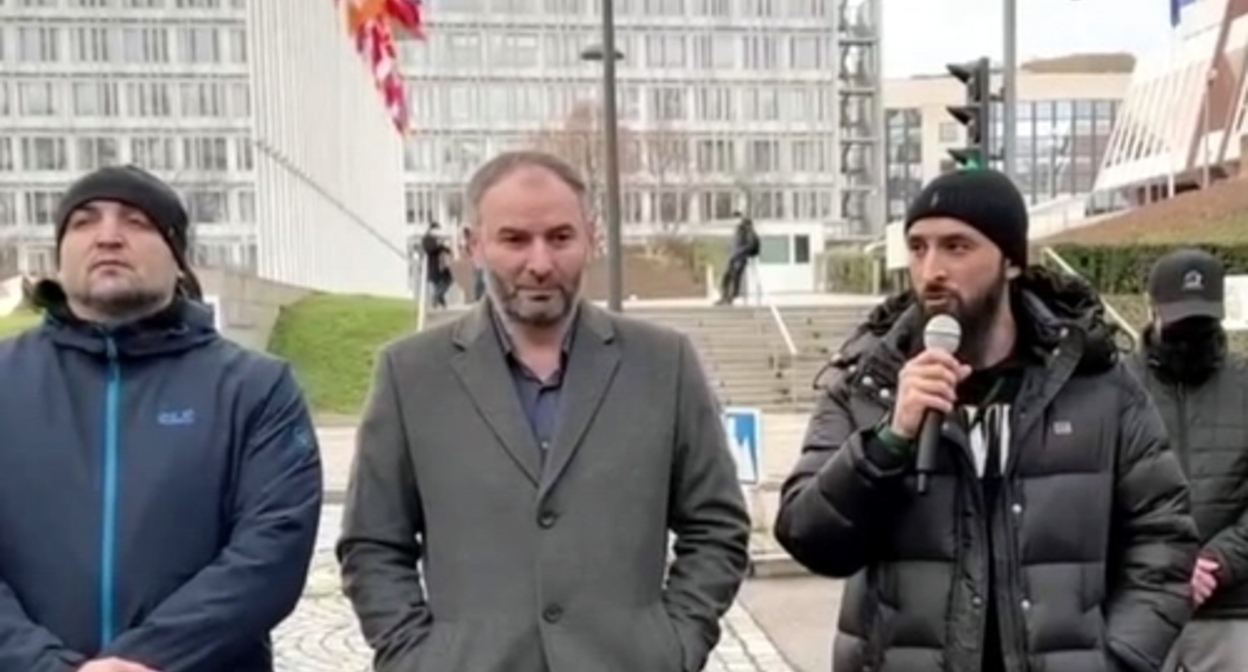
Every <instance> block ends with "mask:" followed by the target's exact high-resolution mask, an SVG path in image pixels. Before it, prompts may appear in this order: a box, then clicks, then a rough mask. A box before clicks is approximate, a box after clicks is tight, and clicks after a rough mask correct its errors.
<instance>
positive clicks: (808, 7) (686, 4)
mask: <svg viewBox="0 0 1248 672" xmlns="http://www.w3.org/2000/svg"><path fill="white" fill-rule="evenodd" d="M837 4H839V3H835V2H830V1H829V0H615V13H616V15H617V16H619V17H620V18H623V19H627V18H630V17H631V18H647V17H656V16H659V17H669V18H675V17H683V16H705V17H718V18H727V17H733V16H738V17H744V18H759V19H762V18H783V19H811V18H828V17H831V16H832V15H833V12H835V11H836V6H837ZM438 10H439V11H442V12H464V13H471V14H478V13H485V12H490V13H504V14H525V15H531V14H538V13H543V12H544V13H546V14H551V15H556V16H597V15H598V14H599V13H600V12H601V11H602V0H440V1H439V2H438Z"/></svg>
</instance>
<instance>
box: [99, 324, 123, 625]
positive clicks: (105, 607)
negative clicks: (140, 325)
mask: <svg viewBox="0 0 1248 672" xmlns="http://www.w3.org/2000/svg"><path fill="white" fill-rule="evenodd" d="M104 344H105V347H106V349H107V351H108V379H107V382H106V383H105V387H104V449H103V455H102V458H103V459H102V469H101V480H102V488H101V496H102V497H103V502H102V504H103V506H101V507H100V509H101V511H102V512H103V513H102V519H101V521H100V523H101V524H100V528H101V531H100V646H108V645H109V644H110V643H112V641H113V639H114V638H115V637H116V636H117V627H116V618H117V606H116V572H117V564H116V563H117V478H118V460H119V456H118V441H119V436H118V435H119V433H120V428H119V427H118V424H119V422H120V417H119V416H120V412H121V410H120V406H121V361H120V360H119V359H118V356H117V343H116V341H114V340H113V338H112V337H111V336H109V337H106V338H105V340H104Z"/></svg>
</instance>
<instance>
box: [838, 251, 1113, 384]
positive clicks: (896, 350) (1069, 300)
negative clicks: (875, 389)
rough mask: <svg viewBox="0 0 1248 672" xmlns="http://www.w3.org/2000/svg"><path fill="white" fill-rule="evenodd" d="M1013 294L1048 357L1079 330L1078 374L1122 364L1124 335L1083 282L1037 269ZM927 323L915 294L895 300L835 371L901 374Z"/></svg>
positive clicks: (1034, 341)
mask: <svg viewBox="0 0 1248 672" xmlns="http://www.w3.org/2000/svg"><path fill="white" fill-rule="evenodd" d="M1010 292H1011V297H1012V300H1013V301H1014V306H1015V311H1016V314H1017V315H1018V316H1019V317H1020V318H1023V319H1020V320H1019V328H1020V329H1021V330H1024V331H1023V332H1022V333H1023V337H1024V338H1025V339H1026V342H1027V343H1028V344H1029V345H1030V346H1032V347H1034V348H1036V349H1038V350H1041V351H1047V350H1049V349H1051V348H1053V347H1055V346H1056V345H1057V344H1058V343H1059V342H1060V341H1061V340H1062V337H1063V333H1064V331H1068V330H1073V331H1074V332H1075V333H1076V334H1079V335H1080V336H1081V339H1080V347H1081V356H1080V360H1079V364H1078V366H1077V367H1076V370H1075V373H1076V374H1091V373H1098V372H1103V371H1106V370H1108V369H1109V368H1110V367H1112V366H1113V365H1114V364H1115V363H1116V362H1117V361H1118V357H1119V355H1120V353H1121V351H1122V349H1121V348H1120V347H1119V338H1120V337H1121V336H1123V335H1124V332H1122V330H1121V329H1120V328H1119V327H1118V326H1117V325H1115V324H1113V323H1111V322H1110V321H1109V320H1108V319H1106V313H1105V306H1104V304H1103V303H1102V302H1101V298H1100V295H1099V294H1098V293H1097V292H1096V290H1095V289H1093V288H1092V286H1091V285H1090V284H1088V283H1087V282H1086V281H1084V280H1083V279H1082V278H1078V277H1075V276H1070V275H1061V274H1058V273H1054V272H1053V271H1050V270H1048V269H1046V268H1044V267H1042V266H1031V267H1028V268H1027V269H1026V270H1025V271H1024V272H1023V274H1022V275H1020V276H1019V277H1018V278H1017V279H1016V280H1014V281H1013V283H1012V285H1011V288H1010ZM922 319H923V315H922V310H921V308H920V307H919V306H918V304H917V302H916V296H915V294H914V292H912V291H909V290H907V291H904V292H898V293H896V294H893V295H891V296H889V297H888V298H887V299H885V301H884V302H883V303H881V304H880V305H879V306H876V307H875V308H874V309H872V311H871V313H870V314H869V315H868V316H867V319H866V321H865V322H864V323H863V324H862V325H860V326H859V327H858V329H857V330H855V332H854V333H853V334H852V335H851V336H850V337H849V338H848V339H847V340H846V341H845V344H844V345H843V346H842V347H841V349H840V351H839V353H838V354H837V355H836V356H835V357H834V358H833V360H832V366H844V365H848V364H851V363H854V362H858V361H861V360H865V359H870V358H879V357H883V358H884V359H886V360H893V361H894V363H896V364H897V367H898V368H900V362H901V361H902V359H904V357H905V356H906V355H907V354H908V353H910V352H911V351H912V349H913V348H914V346H916V345H917V342H916V339H917V338H920V337H921V334H922V329H923V325H922Z"/></svg>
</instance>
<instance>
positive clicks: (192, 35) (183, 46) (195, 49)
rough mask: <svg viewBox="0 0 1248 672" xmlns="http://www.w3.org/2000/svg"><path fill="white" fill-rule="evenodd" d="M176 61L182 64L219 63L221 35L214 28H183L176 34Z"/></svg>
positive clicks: (220, 59)
mask: <svg viewBox="0 0 1248 672" xmlns="http://www.w3.org/2000/svg"><path fill="white" fill-rule="evenodd" d="M178 60H180V61H181V62H183V63H220V62H221V61H222V58H221V33H219V32H217V29H216V28H215V27H207V28H205V27H196V28H183V29H182V30H181V31H179V32H178Z"/></svg>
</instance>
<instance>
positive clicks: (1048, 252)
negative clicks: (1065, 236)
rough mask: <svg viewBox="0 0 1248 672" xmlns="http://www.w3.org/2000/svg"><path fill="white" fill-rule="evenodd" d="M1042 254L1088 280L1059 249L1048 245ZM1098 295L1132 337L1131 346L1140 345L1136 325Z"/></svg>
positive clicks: (1115, 319) (1119, 324) (1041, 250)
mask: <svg viewBox="0 0 1248 672" xmlns="http://www.w3.org/2000/svg"><path fill="white" fill-rule="evenodd" d="M1040 254H1041V256H1043V257H1044V258H1045V259H1046V260H1048V261H1051V262H1053V263H1055V264H1057V266H1058V268H1060V269H1062V271H1063V272H1064V273H1067V274H1069V275H1073V276H1075V277H1077V278H1083V279H1084V280H1087V278H1084V276H1083V274H1082V273H1080V272H1079V271H1077V270H1075V267H1074V266H1071V265H1070V262H1068V261H1066V260H1065V259H1063V258H1062V255H1060V254H1058V253H1057V250H1055V249H1053V248H1052V247H1051V246H1048V245H1046V246H1044V247H1042V248H1040ZM1097 296H1098V297H1100V299H1101V305H1102V306H1105V314H1106V315H1107V316H1109V319H1110V320H1111V321H1112V322H1114V323H1115V324H1117V325H1118V327H1119V328H1120V329H1122V330H1123V331H1124V332H1125V333H1126V334H1127V336H1130V337H1131V346H1132V347H1135V346H1138V345H1139V343H1140V332H1139V331H1137V330H1136V329H1135V327H1133V326H1131V324H1130V323H1129V322H1127V320H1126V318H1124V317H1123V316H1122V313H1120V312H1118V309H1117V308H1114V306H1113V305H1112V304H1110V303H1109V301H1107V300H1106V299H1105V297H1104V296H1103V295H1101V294H1100V293H1099V292H1098V293H1097Z"/></svg>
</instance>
